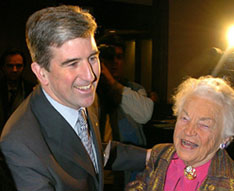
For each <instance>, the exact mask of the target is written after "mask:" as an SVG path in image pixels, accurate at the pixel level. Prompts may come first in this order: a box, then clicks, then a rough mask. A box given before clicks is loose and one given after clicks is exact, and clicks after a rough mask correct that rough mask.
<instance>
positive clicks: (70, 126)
mask: <svg viewBox="0 0 234 191" xmlns="http://www.w3.org/2000/svg"><path fill="white" fill-rule="evenodd" d="M95 30H96V23H95V21H94V19H93V17H92V16H91V15H90V14H89V13H87V12H85V11H83V10H81V9H80V8H79V7H77V6H64V5H63V6H58V7H49V8H45V9H42V10H40V11H37V12H35V13H34V14H33V15H32V16H30V18H29V19H28V21H27V24H26V41H27V45H28V48H29V51H30V54H31V56H32V60H33V63H32V65H31V68H32V70H33V72H34V73H35V75H36V76H37V78H38V80H39V82H40V85H39V86H38V87H37V88H35V90H34V91H33V93H32V94H30V96H29V97H28V98H27V99H26V100H25V101H24V102H23V103H22V104H21V105H20V106H19V107H18V108H17V110H16V111H15V112H14V114H13V115H12V116H11V117H10V119H9V120H8V122H7V123H6V126H5V127H4V130H3V133H2V136H1V149H2V152H3V154H4V155H5V158H6V162H7V164H8V166H9V168H10V170H11V172H12V174H13V178H14V180H15V183H16V186H17V189H18V190H23V191H39V190H43V191H50V190H56V191H72V190H76V191H78V190H79V191H84V190H87V191H102V190H103V166H104V165H106V167H110V168H112V169H113V170H115V169H118V170H126V169H129V170H131V169H136V168H138V169H142V168H144V166H145V159H146V153H147V152H146V150H145V149H141V148H137V147H134V146H129V145H123V144H120V143H117V142H112V143H111V144H108V146H107V147H106V149H105V151H106V152H105V155H103V152H102V146H101V140H100V135H99V125H98V118H97V112H96V111H97V108H96V107H94V104H93V103H94V100H95V91H96V87H97V83H98V80H99V76H100V63H99V58H98V54H99V52H98V49H97V46H96V43H95V40H94V33H95ZM85 115H86V117H85ZM85 118H87V122H88V131H89V132H88V133H87V134H86V135H85V136H84V135H83V134H82V133H83V131H84V130H85V127H87V126H86V123H85V121H86V119H85ZM81 121H82V123H80V122H81ZM77 124H78V125H77ZM81 132H82V133H81ZM84 137H85V140H83V138H84ZM87 145H89V147H88V146H87ZM86 146H87V147H86ZM88 148H89V149H88ZM108 148H110V150H109V149H108ZM91 153H92V154H91ZM147 154H148V153H147Z"/></svg>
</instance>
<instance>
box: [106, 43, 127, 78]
mask: <svg viewBox="0 0 234 191" xmlns="http://www.w3.org/2000/svg"><path fill="white" fill-rule="evenodd" d="M114 51H115V54H114V59H113V60H112V61H106V62H105V65H106V67H107V68H108V70H109V71H110V73H111V74H112V76H113V77H114V78H115V79H116V80H119V79H120V78H121V76H122V68H123V63H124V53H123V49H122V48H121V47H114Z"/></svg>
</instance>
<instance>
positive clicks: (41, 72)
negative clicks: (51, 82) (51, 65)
mask: <svg viewBox="0 0 234 191" xmlns="http://www.w3.org/2000/svg"><path fill="white" fill-rule="evenodd" d="M31 69H32V71H33V73H34V74H35V75H36V77H37V79H38V80H39V81H40V83H41V84H42V85H47V84H48V78H47V73H48V72H47V70H46V69H45V68H43V67H41V66H40V65H39V64H38V63H37V62H33V63H32V64H31Z"/></svg>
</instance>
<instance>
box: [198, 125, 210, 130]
mask: <svg viewBox="0 0 234 191" xmlns="http://www.w3.org/2000/svg"><path fill="white" fill-rule="evenodd" d="M199 127H201V128H206V129H207V128H209V125H206V124H199Z"/></svg>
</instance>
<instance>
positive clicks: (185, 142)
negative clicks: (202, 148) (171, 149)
mask: <svg viewBox="0 0 234 191" xmlns="http://www.w3.org/2000/svg"><path fill="white" fill-rule="evenodd" d="M181 145H182V146H184V147H185V148H189V149H194V148H196V147H198V145H197V144H195V143H193V142H190V141H188V140H185V139H181Z"/></svg>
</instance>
